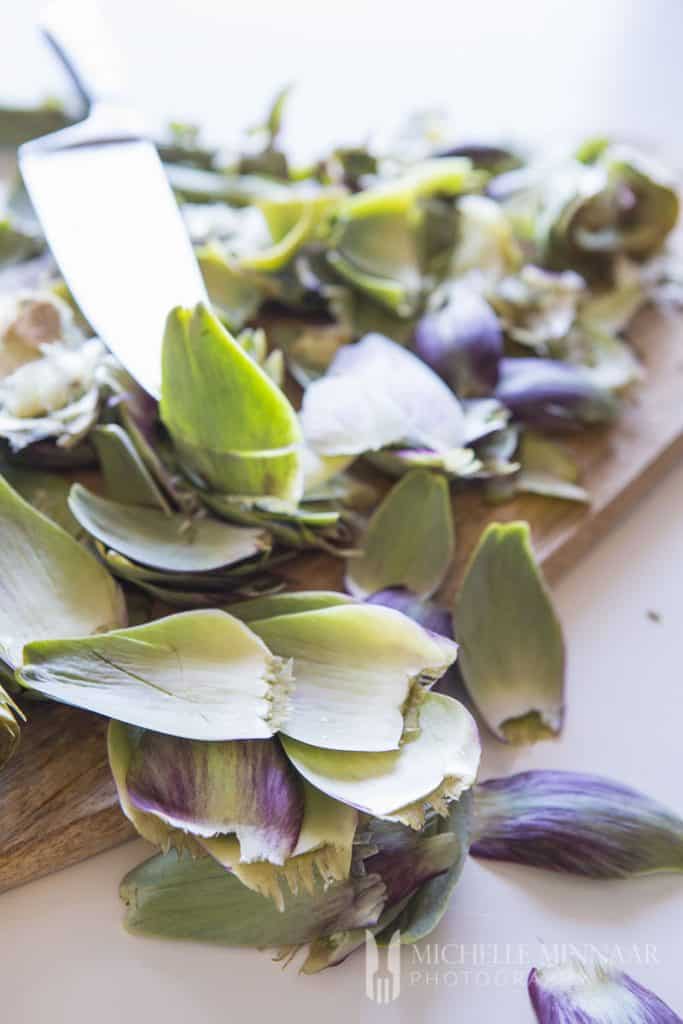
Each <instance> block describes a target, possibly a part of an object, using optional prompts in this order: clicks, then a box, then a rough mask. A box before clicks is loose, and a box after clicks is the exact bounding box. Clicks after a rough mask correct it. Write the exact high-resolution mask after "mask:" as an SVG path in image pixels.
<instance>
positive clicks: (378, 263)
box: [328, 157, 477, 317]
mask: <svg viewBox="0 0 683 1024" xmlns="http://www.w3.org/2000/svg"><path fill="white" fill-rule="evenodd" d="M476 179H477V174H476V172H473V171H472V165H471V164H470V161H469V160H466V159H461V158H458V157H452V158H445V159H443V160H427V161H425V162H424V163H422V164H417V165H416V166H414V167H413V168H412V169H411V170H410V171H409V172H408V173H406V174H405V175H404V176H402V177H400V178H397V179H395V180H392V181H388V182H382V183H381V184H378V185H377V186H375V187H372V188H368V189H365V190H364V191H363V192H359V193H357V194H356V195H353V196H349V197H348V199H346V200H345V201H343V202H342V203H340V205H339V207H338V209H337V211H336V223H335V227H334V231H333V235H332V238H331V247H330V250H329V252H328V259H329V261H330V263H331V265H332V266H333V267H334V269H335V271H336V272H337V273H338V274H339V275H340V276H341V277H343V278H344V279H345V280H347V281H348V282H349V283H350V284H352V285H353V286H354V287H355V288H356V289H358V290H360V291H362V292H364V293H365V294H366V295H368V296H369V297H370V298H372V299H373V300H374V301H375V302H377V303H378V304H380V305H382V306H385V307H387V308H388V309H389V310H391V311H392V312H394V313H396V314H397V315H398V316H401V317H407V316H411V315H412V314H413V313H414V312H415V310H416V308H417V304H418V301H419V294H420V288H421V284H422V272H423V252H422V249H421V238H420V228H421V226H422V224H423V222H424V216H425V207H424V205H421V204H420V200H424V199H426V198H428V197H429V196H432V195H437V194H438V195H447V196H453V195H457V194H458V193H459V192H463V191H466V190H467V188H468V187H471V185H473V184H474V183H475V182H476Z"/></svg>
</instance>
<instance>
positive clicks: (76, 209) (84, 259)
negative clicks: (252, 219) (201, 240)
mask: <svg viewBox="0 0 683 1024" xmlns="http://www.w3.org/2000/svg"><path fill="white" fill-rule="evenodd" d="M43 31H44V32H45V35H46V37H47V38H48V40H49V41H50V43H51V44H52V45H53V47H54V49H55V50H56V51H57V53H58V55H59V56H60V59H61V60H62V61H63V63H64V64H65V66H66V68H67V70H68V71H69V73H70V75H71V77H72V79H73V81H74V83H75V84H76V87H77V89H78V91H79V93H80V94H81V96H82V97H83V98H84V99H85V100H86V102H87V103H88V106H89V108H90V112H89V114H88V116H87V117H86V118H85V120H83V121H81V122H79V123H78V124H76V125H74V126H73V127H69V128H66V129H63V130H62V131H59V132H55V133H54V134H52V135H47V136H44V137H42V138H40V139H36V140H33V141H31V142H28V143H25V144H24V145H23V146H21V147H20V150H19V167H20V170H21V174H22V176H23V179H24V183H25V185H26V188H27V190H28V193H29V195H30V197H31V201H32V203H33V206H34V208H35V211H36V214H37V216H38V218H39V220H40V223H41V225H42V228H43V231H44V232H45V236H46V238H47V241H48V244H49V246H50V249H51V251H52V253H53V255H54V258H55V260H56V262H57V264H58V266H59V269H60V271H61V273H62V275H63V277H64V279H65V281H66V283H67V285H68V287H69V289H70V290H71V292H72V294H73V296H74V298H75V300H76V302H77V303H78V305H79V307H80V309H81V310H82V311H83V313H84V315H85V316H86V318H87V319H88V321H89V323H90V324H91V326H92V328H93V330H94V331H95V333H96V334H97V335H99V337H100V338H101V339H102V341H103V342H104V343H105V344H106V345H107V347H108V348H109V349H110V351H112V352H113V353H114V355H116V357H117V358H118V359H119V360H120V361H121V362H122V363H123V365H124V366H125V367H126V369H127V370H128V371H129V373H130V374H131V375H132V376H133V377H134V378H135V379H136V380H137V381H138V383H139V384H140V385H141V386H142V387H143V388H145V390H146V391H148V392H149V393H150V394H151V395H153V396H154V397H155V398H158V397H159V394H160V388H161V344H162V339H163V331H164V323H165V320H166V317H167V315H168V313H169V312H170V310H171V309H172V308H173V307H174V306H178V305H182V306H194V305H195V304H196V303H197V302H206V301H207V296H206V290H205V287H204V283H203V281H202V277H201V273H200V270H199V267H198V265H197V261H196V259H195V256H194V253H193V251H192V246H191V243H190V240H189V237H188V234H187V231H186V229H185V225H184V223H183V220H182V217H181V214H180V211H179V209H178V205H177V203H176V200H175V198H174V195H173V193H172V191H171V188H170V186H169V184H168V181H167V179H166V175H165V173H164V169H163V166H162V164H161V161H160V159H159V156H158V154H157V151H156V149H155V147H154V145H153V144H152V142H151V141H149V140H148V139H147V138H146V137H145V135H144V133H143V132H142V131H141V130H140V126H139V119H138V117H137V116H136V115H135V113H134V112H131V111H129V110H127V109H126V108H125V107H123V106H121V105H120V104H119V103H118V102H117V101H116V99H115V96H116V91H115V86H114V84H113V80H114V77H115V76H114V75H113V74H112V72H111V68H112V66H113V61H111V60H110V59H109V57H108V56H106V55H105V49H106V35H104V34H103V33H101V32H100V30H99V27H98V25H97V23H96V22H94V21H93V8H92V5H90V4H88V5H83V4H81V3H73V2H72V3H69V4H64V3H61V4H57V5H55V6H54V7H53V8H52V9H51V11H50V14H49V16H48V19H46V21H45V22H44V28H43Z"/></svg>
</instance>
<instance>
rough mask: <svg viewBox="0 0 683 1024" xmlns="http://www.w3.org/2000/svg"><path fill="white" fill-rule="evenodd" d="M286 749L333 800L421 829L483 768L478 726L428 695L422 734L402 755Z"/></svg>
mask: <svg viewBox="0 0 683 1024" xmlns="http://www.w3.org/2000/svg"><path fill="white" fill-rule="evenodd" d="M282 742H283V745H284V748H285V752H286V754H287V756H288V757H289V759H290V760H291V761H292V763H293V764H294V766H295V768H296V769H297V771H299V772H300V773H301V774H302V775H303V776H304V778H305V779H307V780H308V781H309V782H310V783H311V784H312V785H313V786H315V787H316V788H317V789H321V790H322V791H323V793H327V794H328V795H329V796H331V797H333V798H334V799H335V800H341V801H342V802H343V803H347V804H350V805H351V806H352V807H357V808H358V810H360V811H364V812H365V813H367V814H372V815H374V816H375V817H377V818H389V819H390V820H392V821H398V822H403V823H404V824H406V825H410V826H411V827H412V828H420V827H421V826H422V824H423V822H424V816H425V812H426V811H427V809H428V808H429V807H434V808H435V809H436V810H437V811H439V812H441V813H443V812H444V810H445V807H446V804H447V801H449V800H457V799H458V797H459V796H461V794H462V793H464V792H465V791H466V790H467V789H469V788H470V786H471V785H472V783H473V782H474V779H475V778H476V774H477V769H478V766H479V756H480V746H479V736H478V733H477V727H476V725H475V723H474V721H473V719H472V716H471V715H470V714H469V712H468V711H467V710H466V709H465V708H464V707H463V705H462V704H460V703H459V702H458V701H456V700H453V698H451V697H446V696H443V695H442V694H437V693H428V694H426V695H425V697H424V698H423V700H422V702H421V704H420V726H419V730H416V731H414V732H413V733H411V734H409V735H408V736H406V738H405V739H404V741H403V743H402V744H401V746H400V747H399V749H398V750H392V751H383V752H373V753H370V752H368V753H366V752H361V751H356V752H353V751H349V750H323V749H321V748H320V747H314V746H311V745H309V744H306V743H301V742H300V741H299V740H296V739H292V738H290V737H288V736H284V737H283V740H282Z"/></svg>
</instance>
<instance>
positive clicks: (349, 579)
mask: <svg viewBox="0 0 683 1024" xmlns="http://www.w3.org/2000/svg"><path fill="white" fill-rule="evenodd" d="M454 547H455V537H454V527H453V514H452V511H451V501H450V494H449V491H448V484H447V482H446V480H445V478H444V477H443V476H438V475H437V474H435V473H430V472H429V471H428V470H421V469H415V470H412V471H411V472H409V473H407V474H406V475H405V476H404V477H402V479H401V480H400V481H399V482H398V483H397V484H396V485H395V486H394V487H393V488H392V489H391V490H390V491H389V494H388V495H387V497H386V498H385V499H384V501H383V502H382V503H381V505H380V506H379V507H378V508H377V510H376V511H375V512H374V514H373V516H372V518H371V519H370V522H369V523H368V527H367V530H366V532H365V536H364V538H363V541H362V549H363V550H362V554H361V555H360V557H358V558H351V559H349V561H348V562H347V572H346V587H347V589H348V590H349V592H350V593H351V594H353V595H354V597H367V596H368V595H370V594H374V593H376V591H378V590H385V589H386V588H388V587H398V586H400V587H406V588H407V589H408V590H411V591H412V592H413V593H414V594H416V595H417V596H418V597H430V596H431V595H432V594H433V593H434V592H435V591H436V590H437V589H438V587H439V586H440V584H441V582H442V581H443V578H444V576H445V574H446V572H447V571H448V567H449V565H450V563H451V560H452V558H453V551H454Z"/></svg>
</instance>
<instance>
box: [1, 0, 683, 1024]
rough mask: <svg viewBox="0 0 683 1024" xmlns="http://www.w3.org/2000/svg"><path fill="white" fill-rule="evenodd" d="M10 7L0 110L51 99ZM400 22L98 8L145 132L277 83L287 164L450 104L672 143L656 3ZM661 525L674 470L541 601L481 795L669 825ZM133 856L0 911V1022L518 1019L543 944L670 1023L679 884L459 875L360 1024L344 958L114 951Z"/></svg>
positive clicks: (672, 495) (672, 786)
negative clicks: (513, 743)
mask: <svg viewBox="0 0 683 1024" xmlns="http://www.w3.org/2000/svg"><path fill="white" fill-rule="evenodd" d="M19 6H20V5H18V4H15V3H12V2H11V0H3V3H2V4H0V29H1V33H0V35H1V38H2V39H3V85H2V89H3V91H6V92H5V94H6V95H10V93H13V94H14V96H15V98H30V97H35V96H36V95H40V94H41V93H44V92H50V91H52V92H55V91H57V90H58V89H59V87H60V84H61V79H60V78H59V75H58V74H57V73H56V72H55V70H54V68H53V66H52V65H51V63H50V60H49V58H48V57H47V56H46V54H45V51H44V50H43V49H42V47H41V46H40V45H39V43H38V42H37V41H36V39H35V38H34V35H33V31H32V28H31V23H32V19H33V17H34V16H35V12H36V11H37V10H38V9H39V3H37V2H35V0H23V3H22V4H21V10H19V9H18V8H19ZM404 6H405V7H406V8H407V5H400V8H401V9H399V5H397V4H396V3H390V2H385V0H374V2H373V3H372V4H368V3H362V2H360V0H347V2H346V3H345V4H341V5H334V7H332V6H331V5H329V4H319V3H318V4H314V3H312V2H306V3H303V2H298V3H297V2H292V3H290V4H283V3H280V4H278V3H277V2H275V0H272V2H268V3H266V2H259V0H255V2H253V3H252V4H249V5H242V6H241V7H240V9H239V10H237V9H232V8H233V7H236V5H230V4H227V3H219V2H216V3H212V2H209V0H192V2H191V3H190V2H189V0H173V2H171V0H166V2H161V0H153V2H150V0H148V2H145V0H138V2H136V3H133V2H132V0H123V2H116V3H115V2H114V0H111V2H109V3H104V4H103V7H104V9H105V11H106V13H107V16H108V17H109V18H110V19H111V24H112V26H113V28H114V30H115V34H116V36H117V38H118V41H119V42H120V44H121V49H122V51H123V53H124V56H125V57H126V59H127V60H128V61H129V62H130V68H131V72H130V75H129V79H128V86H129V88H130V90H131V92H133V93H136V94H137V96H138V97H139V99H140V105H141V106H142V107H144V109H145V110H146V111H147V112H148V114H149V115H150V117H151V118H152V119H157V118H161V117H163V116H165V115H168V114H170V115H172V116H176V117H186V118H187V117H189V118H200V117H201V118H202V119H203V120H205V121H208V123H209V125H210V129H211V131H212V133H213V134H216V135H219V136H222V137H228V138H229V136H230V132H231V131H232V130H233V129H234V128H237V127H240V126H244V125H246V124H249V123H253V122H254V121H256V120H258V116H259V113H260V111H261V110H262V109H263V107H264V105H265V103H266V101H267V98H268V96H269V95H271V93H272V92H273V90H274V88H275V87H276V86H277V85H278V84H279V83H280V82H282V81H284V80H291V79H297V80H299V81H300V82H301V87H300V89H299V91H298V94H296V95H295V97H294V101H293V103H292V119H294V120H295V121H296V125H297V126H296V127H295V128H294V129H293V130H292V131H291V133H290V134H291V137H292V138H293V141H294V143H295V144H296V145H297V147H298V148H299V149H300V150H301V151H304V150H309V151H310V150H311V149H315V148H317V147H318V146H321V145H324V143H325V142H326V141H330V140H335V139H338V138H340V137H341V138H345V139H349V140H352V139H353V138H354V137H358V136H359V135H362V132H359V130H358V126H359V125H361V126H362V127H364V126H366V125H372V124H374V125H377V124H382V123H383V122H385V121H386V120H387V118H388V117H390V118H392V119H395V117H396V116H398V114H399V113H400V111H401V110H409V109H411V108H412V109H414V108H415V107H419V106H430V105H431V106H434V105H441V106H444V105H445V106H451V107H452V108H453V110H454V111H455V113H456V114H457V117H458V123H459V124H461V125H462V128H463V130H464V131H469V132H472V133H474V132H475V131H476V132H477V133H478V134H481V132H482V131H483V132H486V131H491V132H492V131H496V130H498V131H500V132H502V133H505V134H508V135H510V134H519V135H524V134H526V135H528V136H530V137H533V138H543V137H547V138H549V139H557V138H561V137H562V135H567V136H570V137H576V136H579V135H580V134H582V133H583V132H586V133H588V132H593V131H600V130H610V129H613V130H614V131H616V132H622V133H625V134H628V135H631V136H638V137H645V138H650V139H652V140H653V141H655V142H658V143H660V144H661V145H663V146H664V147H665V148H669V149H672V150H673V151H674V152H678V151H679V150H681V149H682V148H683V147H682V146H681V142H682V141H683V139H682V137H681V127H680V97H681V94H682V87H683V70H682V69H681V68H682V65H681V60H680V52H681V43H682V41H683V5H681V4H679V3H678V2H677V0H656V2H648V0H642V2H630V0H622V2H617V0H602V2H601V3H600V4H596V3H594V2H589V0H579V2H576V0H575V2H573V3H571V4H570V3H562V2H554V0H553V2H541V0H538V2H531V0H521V2H517V3H514V4H513V3H505V2H502V0H501V2H489V3H487V4H480V5H469V4H467V5H465V4H462V5H458V4H455V3H453V2H452V0H451V2H448V3H436V2H434V0H423V2H422V3H420V4H419V5H415V6H413V5H410V8H411V10H410V13H408V12H407V10H406V12H405V13H402V11H403V7H404ZM472 6H475V7H476V8H477V9H475V10H472V9H471V8H472ZM242 7H244V8H246V9H242ZM418 14H419V17H418ZM682 510H683V466H681V467H680V468H678V469H677V470H675V471H674V472H673V473H671V474H670V475H669V476H668V477H667V478H666V479H665V480H664V481H662V482H661V483H660V484H659V486H658V487H657V488H656V489H654V490H653V492H652V494H651V495H650V496H649V497H648V498H647V500H645V501H643V502H642V503H641V504H640V505H639V506H638V507H637V508H636V510H635V511H634V512H633V513H632V514H631V515H630V517H628V518H627V519H625V520H624V522H623V523H622V524H621V525H620V526H619V527H618V528H615V529H614V531H613V533H612V534H611V535H610V536H609V537H608V538H607V539H606V540H604V541H603V542H602V543H601V544H600V545H599V546H598V547H597V548H595V549H594V551H593V552H592V553H591V555H590V556H589V557H588V558H587V559H585V560H584V561H583V562H582V563H581V564H580V565H578V566H577V567H576V568H575V569H574V570H573V572H572V573H571V574H570V575H568V576H567V577H566V578H565V579H564V580H563V581H562V582H561V584H560V585H559V586H558V587H557V588H556V590H555V596H556V600H557V605H558V608H559V612H560V614H561V616H562V620H563V622H564V626H565V630H566V635H567V640H568V646H569V655H570V660H569V679H568V695H569V713H568V718H567V723H566V728H565V731H564V734H563V736H562V739H561V740H560V741H559V742H555V743H542V744H539V745H538V746H536V747H535V748H534V749H532V750H524V751H518V752H512V751H509V750H507V749H505V748H503V747H502V746H500V745H494V744H493V743H491V742H488V743H487V744H486V749H485V757H484V764H483V773H482V774H483V777H488V776H492V775H497V774H504V773H507V772H511V771H516V770H521V769H523V768H565V769H578V770H587V771H595V772H600V773H602V774H605V775H610V776H612V777H614V778H616V779H620V780H622V781H624V782H627V783H630V784H632V785H634V786H637V787H638V788H641V789H642V790H644V791H645V792H647V793H650V794H651V795H653V796H656V797H658V798H659V799H660V800H662V801H663V802H665V803H667V804H669V805H670V806H671V807H672V808H675V809H676V810H677V811H679V812H680V813H683V792H682V790H681V786H680V778H681V739H680V725H679V722H680V719H681V713H682V712H683V679H682V671H681V634H682V628H683V581H682V573H681V569H682V568H683V529H682V527H681V513H682ZM648 610H651V611H655V612H657V613H659V616H660V617H661V620H660V621H658V622H655V621H652V619H651V618H649V617H648V615H647V612H648ZM1 827H2V823H1V822H0V828H1ZM148 852H149V848H148V847H146V846H145V844H143V843H142V842H134V843H130V844H128V845H125V846H123V847H120V848H119V849H117V850H114V851H112V852H111V853H108V854H104V855H101V856H100V857H96V858H94V859H93V860H91V861H89V862H87V863H85V864H82V865H79V866H78V867H75V868H72V869H70V870H67V871H63V872H61V873H60V874H59V875H56V876H53V877H51V878H47V879H44V880H42V881H39V882H36V883H34V884H32V885H28V886H25V887H24V888H22V889H19V890H16V891H14V892H11V893H7V894H5V895H3V896H2V897H0V1019H2V1020H3V1021H4V1020H7V1021H13V1022H16V1024H44V1022H48V1021H50V1022H62V1021H69V1024H81V1022H83V1024H85V1022H86V1021H87V1022H90V1021H92V1020H93V1019H94V1020H96V1021H97V1024H120V1022H121V1021H128V1022H131V1024H137V1022H138V1021H140V1022H142V1021H146V1022H147V1021H152V1020H158V1019H163V1020H164V1021H165V1022H166V1024H181V1022H182V1024H187V1022H188V1021H192V1024H214V1022H220V1021H224V1020H226V1021H227V1020H231V1021H237V1020H248V1021H251V1020H260V1019H265V1018H266V1015H268V1017H271V1018H272V1019H276V1020H286V1021H289V1020H295V1019H296V1020H297V1021H299V1022H300V1024H308V1022H311V1024H312V1022H314V1021H318V1020H323V1021H325V1022H326V1024H336V1022H340V1024H341V1022H344V1024H348V1022H349V1021H354V1020H361V1021H375V1020H379V1019H380V1018H381V1019H382V1020H386V1021H401V1020H406V1021H408V1020H410V1021H412V1020H415V1019H421V1020H425V1021H428V1022H430V1024H437V1022H442V1021H443V1022H446V1021H449V1022H450V1021H463V1022H466V1024H492V1022H494V1021H496V1022H498V1021H502V1020H504V1021H505V1022H506V1024H518V1022H519V1024H522V1022H530V1021H531V1020H532V1014H531V1010H530V1008H529V1004H528V1001H527V997H526V994H525V991H524V988H523V986H522V985H521V984H520V982H521V981H522V979H523V977H525V976H526V973H527V972H528V969H529V967H530V966H531V965H532V964H538V963H540V962H542V957H543V949H542V944H545V945H546V947H549V948H553V947H555V946H556V944H560V945H561V944H566V945H567V946H569V945H572V944H573V945H574V946H576V947H578V949H579V950H584V949H585V948H586V947H587V946H590V945H594V946H596V947H599V948H600V949H601V950H605V949H609V950H611V952H612V954H613V955H617V956H618V955H621V956H622V957H623V959H624V961H625V962H626V963H627V965H628V966H627V969H628V970H630V972H631V973H632V974H633V975H634V976H635V977H636V978H637V979H638V980H639V981H641V982H642V983H643V984H645V985H647V986H649V987H652V988H653V989H655V991H657V992H658V993H659V994H660V995H661V996H662V998H664V999H666V1000H667V1001H669V1002H670V1003H671V1004H672V1005H673V1006H674V1008H675V1009H677V1010H678V1011H679V1012H683V972H682V971H681V961H682V959H683V882H682V881H681V879H680V878H676V877H666V878H665V877H662V878H652V879H643V880H640V881H636V882H629V883H611V884H600V883H591V882H587V881H580V880H577V879H568V878H561V877H557V878H556V877H552V876H548V875H545V874H543V873H540V872H534V871H531V870H524V869H522V868H514V867H512V866H502V865H490V864H489V865H486V864H484V863H476V862H474V861H471V862H469V863H468V865H467V866H466V868H465V872H464V874H463V878H462V881H461V882H460V885H459V887H458V889H457V893H456V896H455V898H454V900H453V901H452V903H451V906H450V908H449V911H448V913H447V915H446V918H445V919H444V921H443V922H442V924H441V926H440V927H439V929H438V930H437V932H436V933H435V934H434V935H433V936H432V937H431V938H430V940H429V945H430V952H431V955H432V956H433V955H434V952H435V949H436V948H437V947H438V948H439V950H440V952H441V954H442V956H443V957H444V958H445V960H446V961H450V962H444V963H441V964H440V965H439V966H437V967H430V968H428V967H426V966H425V964H424V963H422V964H420V962H419V961H417V960H416V957H415V954H414V953H412V952H411V951H410V950H407V951H405V952H404V960H403V975H402V981H403V985H402V992H401V996H400V998H399V999H398V1000H397V1001H396V1002H394V1003H393V1004H391V1006H389V1007H377V1006H375V1005H374V1004H373V1003H371V1002H370V1001H369V1000H368V999H367V998H366V996H365V994H364V988H365V979H364V962H363V956H362V953H361V954H357V955H356V956H355V957H353V958H352V959H351V960H349V961H347V962H346V963H345V964H343V965H342V966H341V967H339V968H337V969H336V970H334V971H328V972H326V973H324V974H322V975H319V976H317V977H312V978H303V977H299V976H298V975H297V973H296V971H295V970H294V969H292V968H291V967H290V968H289V969H287V970H284V971H283V970H281V969H280V968H279V967H278V966H277V965H273V964H272V963H270V960H269V956H268V955H267V954H259V953H257V952H251V951H230V950H221V949H214V948H207V947H199V946H192V945H190V944H182V943H163V942H157V941H153V940H143V939H136V938H133V937H131V936H128V935H126V934H125V933H124V931H123V930H122V928H121V908H120V905H119V903H118V899H117V884H118V881H119V879H120V878H121V877H122V875H123V874H124V872H125V871H127V870H128V869H129V868H131V867H133V866H134V865H135V864H137V863H138V862H139V861H141V860H142V859H143V858H144V857H145V856H146V855H147V853H148ZM421 955H422V957H423V959H424V958H425V956H426V944H425V943H423V944H422V946H421ZM475 956H476V957H478V962H479V965H480V966H479V967H478V968H477V969H472V961H473V958H474V957H475ZM496 959H497V961H498V964H497V965H496V964H495V960H496ZM506 959H507V960H509V961H512V963H511V964H510V965H509V966H506V965H505V960H506ZM463 960H464V964H463V963H460V964H458V961H463Z"/></svg>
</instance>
